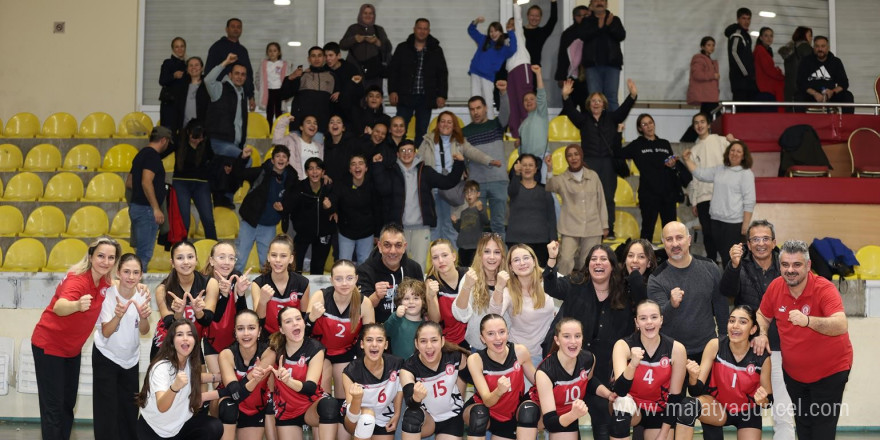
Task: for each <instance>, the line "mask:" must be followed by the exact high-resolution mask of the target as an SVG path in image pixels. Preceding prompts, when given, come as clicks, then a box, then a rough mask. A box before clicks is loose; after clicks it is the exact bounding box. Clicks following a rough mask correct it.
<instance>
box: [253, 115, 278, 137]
mask: <svg viewBox="0 0 880 440" xmlns="http://www.w3.org/2000/svg"><path fill="white" fill-rule="evenodd" d="M247 136H248V137H249V138H251V139H266V138H269V137H271V136H272V133H270V132H269V121H267V120H266V117H265V116H263V115H261V114H259V113H257V112H249V113H248V122H247Z"/></svg>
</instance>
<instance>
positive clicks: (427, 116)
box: [397, 95, 433, 146]
mask: <svg viewBox="0 0 880 440" xmlns="http://www.w3.org/2000/svg"><path fill="white" fill-rule="evenodd" d="M404 102H405V103H406V104H404ZM432 104H433V103H430V102H427V100H426V98H425V95H406V96H404V97H401V98H400V101H399V102H398V104H397V116H400V117H402V118H403V124H404V125H405V126H407V127H409V120H410V118H412V116H413V113H415V116H416V137H415V140H414V142H415V145H416V146H420V145H422V138H423V137H424V136H425V133H427V132H428V125H430V123H431V107H432V106H433V105H432Z"/></svg>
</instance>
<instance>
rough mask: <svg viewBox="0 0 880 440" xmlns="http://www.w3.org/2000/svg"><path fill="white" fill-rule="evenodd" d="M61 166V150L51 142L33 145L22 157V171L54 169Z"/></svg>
mask: <svg viewBox="0 0 880 440" xmlns="http://www.w3.org/2000/svg"><path fill="white" fill-rule="evenodd" d="M58 168H61V152H60V151H58V148H56V147H55V146H54V145H52V144H39V145H35V146H33V147H32V148H31V149H30V151H28V153H27V156H25V158H24V164H23V165H22V166H21V169H22V170H23V171H55V170H57V169H58Z"/></svg>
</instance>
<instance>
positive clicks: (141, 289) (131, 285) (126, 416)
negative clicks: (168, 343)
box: [92, 254, 153, 440]
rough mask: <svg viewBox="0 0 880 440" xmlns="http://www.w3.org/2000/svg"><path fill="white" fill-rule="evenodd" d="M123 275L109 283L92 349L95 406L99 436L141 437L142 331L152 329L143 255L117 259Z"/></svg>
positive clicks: (131, 255)
mask: <svg viewBox="0 0 880 440" xmlns="http://www.w3.org/2000/svg"><path fill="white" fill-rule="evenodd" d="M117 269H118V274H119V279H118V280H117V281H114V282H113V285H112V286H111V287H110V288H109V289H107V295H106V297H105V299H104V303H103V304H101V315H100V316H99V317H98V323H97V324H96V325H95V336H94V341H95V347H94V349H93V350H92V372H93V374H94V383H96V384H100V386H96V387H93V396H94V398H93V399H92V408H93V414H94V425H95V439H96V440H105V439H106V440H110V439H118V438H135V437H136V435H137V434H136V433H135V429H134V427H135V423H136V422H137V407H136V406H135V405H134V402H132V400H131V396H132V395H133V394H136V393H137V386H138V360H140V357H141V356H140V350H139V348H140V336H141V335H145V334H147V333H148V332H149V331H150V314H151V313H153V312H152V310H151V309H150V291H149V290H147V289H146V286H144V285H143V284H140V282H141V276H142V275H143V272H142V266H141V260H140V258H138V257H137V256H136V255H135V254H125V255H123V256H122V258H120V259H119V264H118V265H117Z"/></svg>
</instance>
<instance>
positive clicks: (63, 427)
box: [5, 127, 171, 439]
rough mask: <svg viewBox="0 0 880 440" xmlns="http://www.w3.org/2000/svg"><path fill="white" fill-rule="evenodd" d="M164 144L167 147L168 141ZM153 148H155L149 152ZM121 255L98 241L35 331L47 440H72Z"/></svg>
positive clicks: (112, 243)
mask: <svg viewBox="0 0 880 440" xmlns="http://www.w3.org/2000/svg"><path fill="white" fill-rule="evenodd" d="M157 129H158V130H163V133H164V132H168V133H169V134H168V137H169V138H170V136H171V134H170V131H169V130H168V129H167V128H165V127H156V128H155V129H154V131H155V130H157ZM163 139H164V138H163ZM161 142H162V143H165V144H167V139H164V140H162V141H161ZM151 144H152V142H151ZM147 148H150V147H146V148H144V149H147ZM156 157H157V158H158V154H156ZM160 213H161V212H160ZM153 238H154V239H155V234H154V235H153ZM152 250H153V249H152V247H151V248H150V251H151V252H152ZM121 251H122V249H121V248H120V246H119V243H117V242H116V240H113V239H112V238H109V237H99V238H98V239H97V240H95V241H93V242H92V243H91V244H90V245H89V249H88V253H87V254H86V255H84V256H83V257H82V260H80V261H79V262H78V263H76V264H75V265H73V267H71V268H70V270H69V271H68V274H67V276H65V277H64V279H62V280H61V283H60V284H58V287H57V288H56V289H55V295H54V296H53V297H52V300H51V301H50V302H49V305H48V306H46V309H45V310H43V313H42V314H41V315H40V320H39V322H37V325H36V327H34V333H33V335H32V336H31V349H32V350H33V354H34V371H35V374H36V380H37V391H38V392H37V397H38V399H39V404H40V425H41V431H42V434H43V438H46V439H50V438H51V439H69V438H70V432H71V430H72V429H73V408H74V406H76V393H77V390H78V389H79V370H80V362H81V358H82V355H81V352H82V348H83V345H85V343H86V340H88V339H89V336H90V335H91V334H92V332H93V331H94V329H95V323H96V322H97V321H98V316H99V315H100V314H101V306H102V304H103V302H104V299H105V297H106V294H107V290H108V289H109V288H110V286H112V283H113V278H115V276H116V260H117V258H119V255H120V253H121ZM10 365H11V364H10ZM19 374H20V373H19ZM5 405H11V404H9V403H7V404H5Z"/></svg>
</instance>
